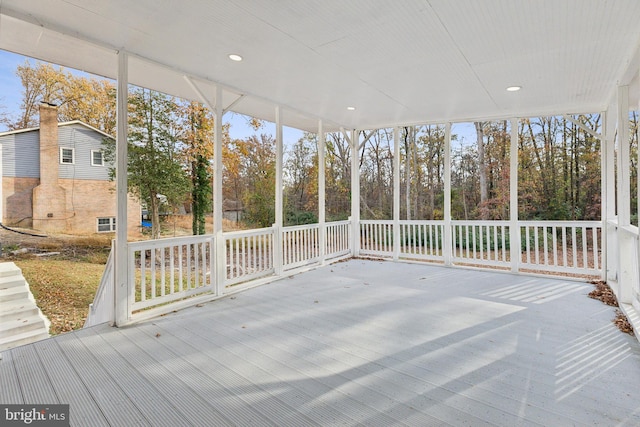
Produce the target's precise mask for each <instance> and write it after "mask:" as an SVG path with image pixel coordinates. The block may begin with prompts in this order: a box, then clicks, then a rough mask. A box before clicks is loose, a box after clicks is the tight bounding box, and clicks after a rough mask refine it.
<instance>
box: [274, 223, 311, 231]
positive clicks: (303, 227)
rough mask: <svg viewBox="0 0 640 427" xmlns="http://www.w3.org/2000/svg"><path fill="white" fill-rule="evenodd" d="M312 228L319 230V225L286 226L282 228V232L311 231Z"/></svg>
mask: <svg viewBox="0 0 640 427" xmlns="http://www.w3.org/2000/svg"><path fill="white" fill-rule="evenodd" d="M314 228H320V224H318V223H315V224H302V225H288V226H286V227H282V230H283V231H295V230H313V229H314Z"/></svg>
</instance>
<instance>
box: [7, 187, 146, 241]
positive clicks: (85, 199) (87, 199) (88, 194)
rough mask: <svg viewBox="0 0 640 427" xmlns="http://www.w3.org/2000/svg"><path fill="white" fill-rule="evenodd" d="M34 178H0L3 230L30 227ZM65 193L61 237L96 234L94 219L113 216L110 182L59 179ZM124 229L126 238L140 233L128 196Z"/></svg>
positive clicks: (136, 211) (136, 213) (136, 209)
mask: <svg viewBox="0 0 640 427" xmlns="http://www.w3.org/2000/svg"><path fill="white" fill-rule="evenodd" d="M39 182H40V180H39V179H38V178H12V177H6V176H5V177H3V178H2V195H3V197H4V203H3V208H4V212H3V219H4V222H3V223H4V224H5V225H7V226H16V227H25V228H29V227H33V208H32V207H33V198H32V194H33V189H34V188H35V187H37V186H38V184H39ZM58 184H59V185H60V187H62V188H63V189H64V190H65V195H66V200H65V202H66V206H67V215H66V217H65V218H59V220H60V222H62V223H64V228H63V229H62V230H60V232H62V233H68V234H94V233H97V230H98V229H97V227H98V225H97V218H102V217H115V216H116V192H115V184H114V183H113V182H110V181H97V180H95V181H93V180H70V179H60V180H59V181H58ZM127 207H128V210H129V219H128V221H127V229H128V233H129V235H130V236H137V235H138V234H139V232H140V203H139V202H138V201H137V200H136V199H135V198H134V197H132V196H129V202H128V205H127Z"/></svg>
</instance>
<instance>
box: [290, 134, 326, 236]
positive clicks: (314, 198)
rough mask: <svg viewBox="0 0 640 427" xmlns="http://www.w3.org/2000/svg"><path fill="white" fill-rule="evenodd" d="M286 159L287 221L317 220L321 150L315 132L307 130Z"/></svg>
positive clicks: (307, 221) (306, 221)
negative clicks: (318, 147) (319, 155)
mask: <svg viewBox="0 0 640 427" xmlns="http://www.w3.org/2000/svg"><path fill="white" fill-rule="evenodd" d="M286 154H287V158H286V160H285V162H284V171H283V172H284V178H285V190H284V198H285V207H284V211H285V222H286V225H299V224H310V223H315V222H317V221H318V215H317V212H318V151H317V138H316V135H315V134H311V133H307V132H305V133H304V135H303V136H302V138H300V139H299V140H298V141H297V142H296V143H295V144H294V145H293V146H292V147H291V148H290V149H289V150H288V151H287V153H286Z"/></svg>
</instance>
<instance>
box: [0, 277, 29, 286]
mask: <svg viewBox="0 0 640 427" xmlns="http://www.w3.org/2000/svg"><path fill="white" fill-rule="evenodd" d="M23 284H24V277H22V274H17V275H14V276H4V277H0V289H9V288H15V287H18V286H22V285H23Z"/></svg>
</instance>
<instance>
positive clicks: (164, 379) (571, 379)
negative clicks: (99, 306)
mask: <svg viewBox="0 0 640 427" xmlns="http://www.w3.org/2000/svg"><path fill="white" fill-rule="evenodd" d="M592 288H593V287H592V285H588V284H583V283H578V282H572V281H563V280H557V279H551V278H532V277H525V276H514V275H510V274H505V273H498V272H496V273H492V272H478V271H472V270H460V269H449V268H444V267H439V266H428V265H417V264H402V263H397V264H396V263H391V262H378V261H364V260H351V261H348V262H344V263H338V264H335V265H332V266H327V267H324V268H319V269H316V270H314V271H311V272H307V273H304V274H300V275H297V276H294V277H290V278H287V279H283V280H281V281H278V282H275V283H272V284H269V285H265V286H262V287H258V288H254V289H251V290H248V291H246V292H243V293H239V294H236V295H235V296H233V297H228V298H225V299H222V300H218V301H215V302H211V303H208V304H204V305H203V306H201V307H193V308H190V309H186V310H183V311H181V312H178V313H172V314H171V315H168V316H165V317H163V318H159V319H156V320H154V321H148V322H145V323H142V324H137V325H133V326H130V327H127V328H121V329H117V328H110V327H107V326H104V325H100V326H97V327H94V328H90V329H85V330H82V331H78V332H75V333H69V334H65V335H61V336H57V337H54V338H50V339H47V340H44V341H41V342H38V343H35V344H30V345H27V346H23V347H18V348H16V349H13V350H10V351H5V352H3V353H2V356H3V359H2V360H1V361H0V383H1V384H0V386H1V387H0V402H1V403H48V404H51V403H69V404H70V411H71V423H72V425H77V426H102V425H114V426H116V425H119V426H127V427H130V426H134V425H152V426H172V427H173V426H183V425H185V426H186V425H201V426H226V425H237V426H249V425H255V426H260V425H272V426H313V425H323V426H331V425H365V426H391V425H407V426H430V425H455V426H459V425H469V426H480V425H499V426H517V425H543V426H570V425H607V426H609V425H640V391H639V390H640V388H639V385H640V346H639V345H638V342H637V341H636V340H635V338H633V337H631V336H629V335H625V334H622V333H621V332H619V331H618V330H617V329H616V328H615V326H614V325H613V323H612V322H611V320H612V318H613V317H614V310H613V308H611V307H607V306H605V305H603V304H602V303H600V302H599V301H595V300H592V299H590V298H588V297H587V296H586V294H587V293H588V292H589V291H590V290H591V289H592Z"/></svg>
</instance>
